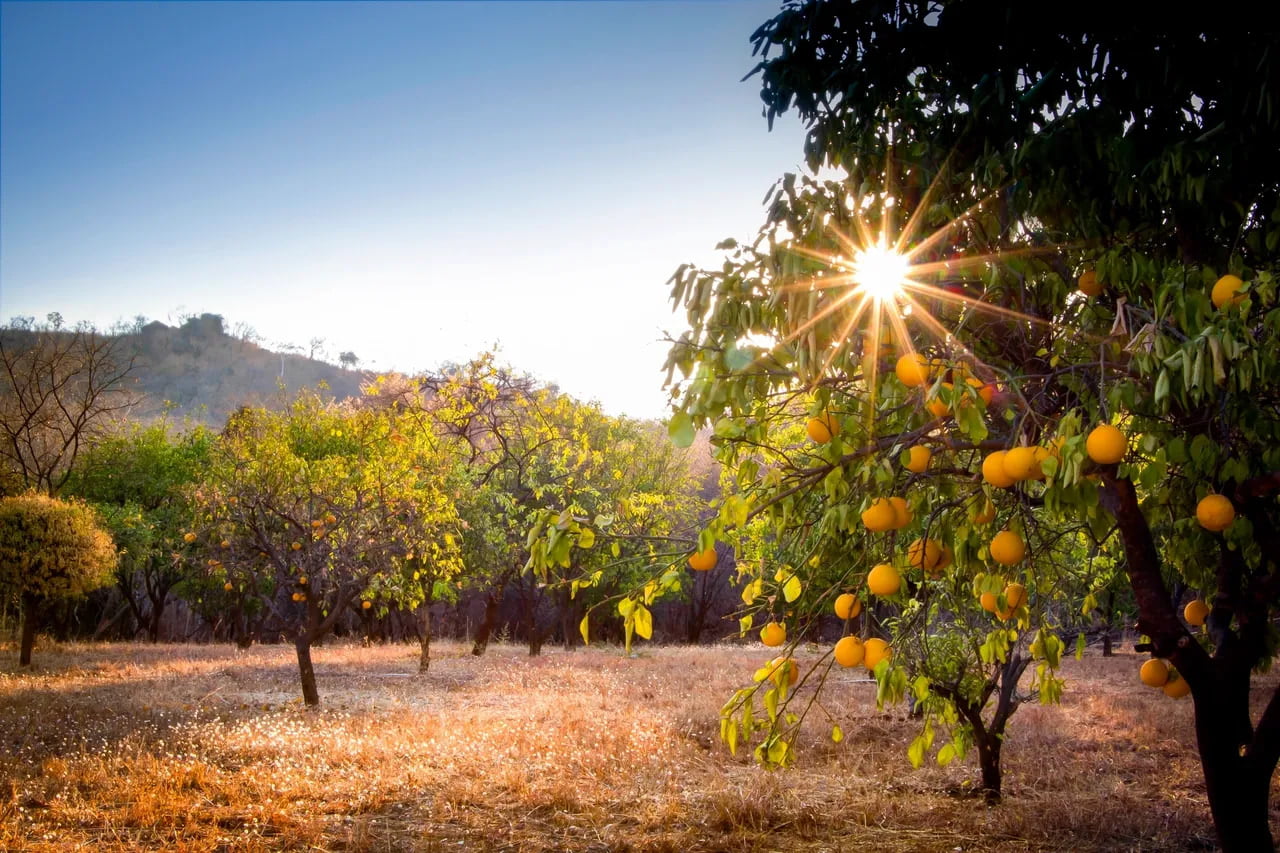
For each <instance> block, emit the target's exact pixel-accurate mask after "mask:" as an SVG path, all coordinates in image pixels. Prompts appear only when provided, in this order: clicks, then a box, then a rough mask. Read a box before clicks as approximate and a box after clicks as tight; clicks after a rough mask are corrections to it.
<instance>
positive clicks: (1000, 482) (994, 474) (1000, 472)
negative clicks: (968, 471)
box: [982, 450, 1016, 489]
mask: <svg viewBox="0 0 1280 853" xmlns="http://www.w3.org/2000/svg"><path fill="white" fill-rule="evenodd" d="M1006 452H1007V451H1004V450H997V451H995V452H994V453H989V454H987V458H986V459H983V460H982V479H984V480H986V481H987V482H988V483H990V484H991V485H993V486H995V487H996V488H1000V489H1007V488H1008V487H1009V486H1012V485H1013V484H1014V483H1015V482H1016V481H1015V480H1014V479H1013V478H1012V477H1010V476H1009V475H1008V474H1006V473H1005V471H1004V457H1005V453H1006Z"/></svg>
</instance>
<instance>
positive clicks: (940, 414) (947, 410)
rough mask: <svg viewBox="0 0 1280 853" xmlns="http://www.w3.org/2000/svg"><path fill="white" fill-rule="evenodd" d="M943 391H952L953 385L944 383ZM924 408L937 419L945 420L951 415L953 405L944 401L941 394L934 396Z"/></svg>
mask: <svg viewBox="0 0 1280 853" xmlns="http://www.w3.org/2000/svg"><path fill="white" fill-rule="evenodd" d="M941 390H945V391H950V390H951V383H950V382H943V383H942V386H941ZM924 407H925V408H926V409H928V410H929V414H931V415H933V416H934V417H935V418H945V417H947V416H949V415H950V414H951V404H950V403H948V402H947V401H945V400H943V399H942V395H941V393H939V394H937V395H935V396H933V397H932V398H931V399H930V400H929V401H928V402H927V403H925V405H924Z"/></svg>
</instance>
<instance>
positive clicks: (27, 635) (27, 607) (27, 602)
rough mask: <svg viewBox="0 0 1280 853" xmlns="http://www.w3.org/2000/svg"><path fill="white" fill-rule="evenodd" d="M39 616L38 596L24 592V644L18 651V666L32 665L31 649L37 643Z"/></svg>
mask: <svg viewBox="0 0 1280 853" xmlns="http://www.w3.org/2000/svg"><path fill="white" fill-rule="evenodd" d="M39 617H40V614H39V607H37V602H36V597H35V596H34V595H32V594H31V593H29V592H28V593H23V595H22V644H21V646H20V647H19V651H18V666H31V650H32V649H33V648H35V645H36V623H37V621H38V620H39Z"/></svg>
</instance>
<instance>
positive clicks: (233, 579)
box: [185, 392, 457, 705]
mask: <svg viewBox="0 0 1280 853" xmlns="http://www.w3.org/2000/svg"><path fill="white" fill-rule="evenodd" d="M399 428H400V427H399V425H398V424H397V423H396V421H395V420H394V418H392V417H389V416H388V415H387V413H386V412H380V411H377V410H374V409H372V408H363V409H361V408H352V407H345V406H339V405H334V404H326V403H324V402H323V401H322V400H320V398H319V397H318V396H316V395H315V394H314V393H310V392H304V393H302V394H300V395H299V396H298V397H297V399H296V400H295V401H294V402H293V404H292V405H291V406H290V407H289V409H288V410H286V411H284V412H272V411H268V410H265V409H251V408H244V409H241V410H240V411H238V412H237V413H235V414H234V415H232V417H231V418H230V420H229V421H228V423H227V426H226V428H225V429H224V430H223V433H222V435H221V436H220V438H219V441H218V442H217V444H216V445H215V447H214V448H213V452H212V454H211V464H210V469H209V472H208V474H207V476H206V478H205V480H204V481H203V482H202V483H201V484H200V485H199V487H198V489H197V491H196V499H197V501H198V502H199V504H200V506H201V508H202V510H203V516H202V519H201V524H200V528H199V530H198V531H196V530H193V531H190V535H189V537H185V538H192V539H198V540H200V542H201V545H202V546H203V548H204V550H205V551H206V553H207V554H208V557H207V559H206V565H207V572H208V574H209V576H210V578H211V580H212V581H213V584H214V585H215V587H216V586H218V585H221V586H222V587H223V588H224V589H226V588H228V587H229V589H228V590H227V591H228V592H232V593H234V592H235V591H236V590H240V591H241V592H242V594H243V595H245V596H256V597H258V598H260V600H261V601H262V602H263V604H264V605H265V607H266V609H267V610H268V612H270V613H271V614H272V615H273V616H274V617H275V620H276V623H277V624H278V625H279V626H280V628H281V629H283V630H284V631H286V632H287V633H288V634H289V635H290V636H291V637H292V638H293V640H294V646H295V648H296V651H297V657H298V669H299V675H300V678H301V683H302V693H303V698H304V701H305V702H306V704H308V705H315V704H318V703H319V701H320V696H319V692H318V690H317V688H316V680H315V671H314V668H313V666H312V663H311V646H312V645H313V644H314V643H315V642H317V641H318V640H320V639H321V638H322V637H323V636H324V635H325V634H326V633H328V632H329V630H330V629H332V627H333V626H334V624H335V623H336V622H337V620H338V618H339V617H340V616H341V615H342V613H343V612H345V611H346V609H347V608H348V607H350V606H351V605H352V603H353V602H355V601H357V600H359V599H361V598H362V597H363V596H365V595H368V594H371V593H372V591H373V590H374V589H380V590H382V591H384V592H385V591H388V590H392V591H394V590H395V588H396V586H397V585H399V584H409V583H412V582H414V581H416V580H418V579H415V578H413V575H412V572H409V573H407V574H406V573H405V572H404V571H403V564H404V563H405V561H409V560H412V559H417V558H419V557H420V556H426V555H427V554H428V552H430V556H431V557H432V558H433V559H437V560H440V561H452V560H455V559H456V547H455V546H454V545H453V544H452V542H451V541H450V540H449V539H448V538H446V533H448V529H449V527H450V525H452V524H454V523H456V519H457V515H456V512H455V511H454V507H453V504H452V502H451V501H449V500H448V499H447V495H442V494H440V493H441V492H442V490H443V489H444V483H442V482H440V481H439V480H437V479H436V478H435V476H434V475H435V474H436V471H435V470H434V469H433V468H428V467H424V466H423V465H422V464H421V462H422V457H421V455H420V454H419V453H417V452H415V451H413V450H410V451H406V450H405V449H404V448H405V447H406V446H407V443H406V442H403V441H400V440H397V437H398V436H399V435H400V433H399ZM437 535H438V536H439V539H438V541H437V540H436V539H435V538H434V537H435V536H437ZM428 540H429V541H428ZM411 555H412V556H411ZM400 594H403V595H410V593H408V592H403V591H400Z"/></svg>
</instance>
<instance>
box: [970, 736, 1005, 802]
mask: <svg viewBox="0 0 1280 853" xmlns="http://www.w3.org/2000/svg"><path fill="white" fill-rule="evenodd" d="M973 735H974V738H973V739H974V742H975V743H976V744H977V746H978V766H979V767H980V768H981V770H982V793H983V795H984V796H985V797H986V798H987V801H988V802H998V801H999V800H1000V783H1001V782H1002V781H1003V780H1002V778H1001V770H1000V741H1001V738H1000V736H999V735H997V734H994V733H992V732H987V731H979V730H976V729H975V730H974V733H973Z"/></svg>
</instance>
